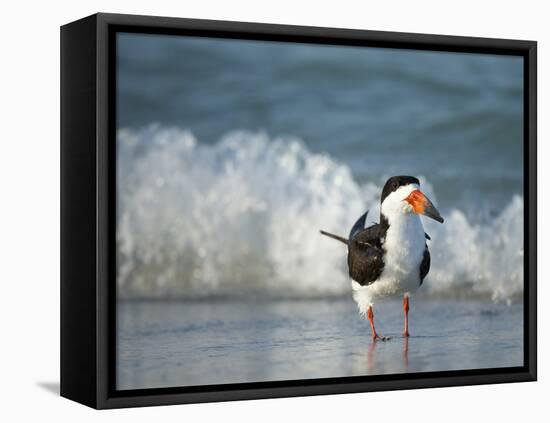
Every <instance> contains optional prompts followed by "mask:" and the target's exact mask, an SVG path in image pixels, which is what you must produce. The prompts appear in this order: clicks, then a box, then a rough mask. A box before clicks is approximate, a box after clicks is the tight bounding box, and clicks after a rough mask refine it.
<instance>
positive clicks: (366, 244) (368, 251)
mask: <svg viewBox="0 0 550 423" xmlns="http://www.w3.org/2000/svg"><path fill="white" fill-rule="evenodd" d="M364 216H365V217H366V214H365V215H364ZM352 232H353V231H352ZM385 236H386V228H385V227H384V226H382V225H380V224H375V225H372V226H369V227H368V228H366V229H364V230H362V231H360V232H358V233H356V234H355V235H354V236H353V238H352V239H351V240H350V242H349V251H348V267H349V275H350V277H351V278H352V279H353V280H354V281H356V282H358V283H359V284H360V285H370V284H371V283H373V282H374V281H375V280H376V279H378V278H379V277H380V275H381V273H382V270H383V269H384V251H383V249H382V242H383V239H384V238H385Z"/></svg>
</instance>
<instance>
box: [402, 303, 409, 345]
mask: <svg viewBox="0 0 550 423" xmlns="http://www.w3.org/2000/svg"><path fill="white" fill-rule="evenodd" d="M403 311H404V312H405V329H404V330H403V336H404V337H405V338H407V337H409V336H410V334H409V296H408V295H405V296H404V297H403Z"/></svg>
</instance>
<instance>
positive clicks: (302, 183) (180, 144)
mask: <svg viewBox="0 0 550 423" xmlns="http://www.w3.org/2000/svg"><path fill="white" fill-rule="evenodd" d="M117 177H118V181H117V184H118V213H117V261H118V278H117V280H118V292H119V296H120V298H126V299H128V298H132V299H137V298H174V299H198V298H205V297H209V298H210V297H227V296H235V297H243V296H244V297H246V296H254V295H262V296H271V297H285V298H315V297H326V296H341V295H350V285H349V278H348V277H347V272H346V259H345V257H346V249H345V247H344V246H343V245H342V244H341V243H338V242H336V241H332V240H330V239H327V238H324V237H322V236H321V235H320V234H319V229H325V230H328V231H331V232H335V233H338V234H341V235H346V234H347V232H348V230H349V228H350V227H351V225H352V224H353V223H354V222H355V220H356V219H357V217H358V216H359V215H361V214H362V213H363V212H364V211H365V210H366V209H367V208H370V210H371V212H370V213H371V214H370V215H369V222H370V221H373V220H375V221H377V220H378V205H377V203H378V201H379V192H380V185H381V182H382V181H383V179H381V180H380V181H373V182H368V183H366V184H363V185H360V184H358V183H357V182H356V181H355V180H354V179H353V177H352V174H351V171H350V169H349V168H348V167H347V166H346V165H344V164H341V163H338V162H336V161H335V160H334V159H332V158H331V157H329V156H328V155H325V154H313V153H311V152H309V151H308V149H307V148H306V147H305V146H304V144H303V143H302V142H301V141H300V140H297V139H292V138H274V139H270V138H269V137H268V136H267V135H266V134H264V133H251V132H243V131H237V132H232V133H229V134H227V135H226V136H225V137H223V138H222V139H221V140H220V141H219V142H218V143H216V144H211V145H209V144H203V143H199V142H197V140H196V139H195V138H194V137H193V135H192V134H191V133H190V132H188V131H184V130H181V129H177V128H165V127H160V126H158V125H151V126H149V127H146V128H144V129H141V130H129V129H122V130H120V131H119V133H118V176H117ZM421 179H422V178H421ZM422 184H423V189H424V190H425V191H427V192H428V194H429V195H430V196H431V197H432V199H433V200H434V203H435V204H437V198H436V195H435V194H437V193H434V192H433V189H432V187H431V186H430V184H429V183H427V182H426V181H422ZM441 211H442V214H443V215H444V216H445V218H446V221H445V224H444V225H438V224H437V223H432V222H426V221H425V223H426V230H427V232H428V233H429V234H430V236H431V237H432V241H430V244H429V245H430V250H431V252H432V270H431V272H430V274H429V275H428V278H427V279H426V281H425V283H424V286H423V288H422V290H421V291H422V292H424V293H425V294H426V295H452V296H461V297H462V296H464V297H469V296H481V297H490V298H492V299H493V300H497V301H510V300H512V299H514V298H519V297H521V295H522V293H523V198H522V197H521V196H520V195H517V196H514V197H512V198H511V199H510V202H509V204H508V205H507V206H506V207H505V208H504V209H503V210H502V211H501V212H500V215H499V216H497V217H496V218H494V219H492V220H491V221H490V223H486V224H483V223H475V224H474V223H472V222H471V221H469V219H468V217H467V216H466V215H465V213H464V212H463V211H461V210H458V209H448V210H445V208H444V207H443V208H442V210H441Z"/></svg>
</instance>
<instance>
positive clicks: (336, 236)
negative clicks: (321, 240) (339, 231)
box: [319, 231, 348, 245]
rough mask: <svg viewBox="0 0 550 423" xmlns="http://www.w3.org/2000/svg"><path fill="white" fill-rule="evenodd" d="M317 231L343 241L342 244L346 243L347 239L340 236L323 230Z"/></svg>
mask: <svg viewBox="0 0 550 423" xmlns="http://www.w3.org/2000/svg"><path fill="white" fill-rule="evenodd" d="M319 232H321V233H322V234H323V235H325V236H328V237H329V238H332V239H335V240H337V241H340V242H343V243H344V244H346V245H348V240H347V239H346V238H344V237H342V236H338V235H334V234H331V233H329V232H325V231H319Z"/></svg>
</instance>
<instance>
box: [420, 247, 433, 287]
mask: <svg viewBox="0 0 550 423" xmlns="http://www.w3.org/2000/svg"><path fill="white" fill-rule="evenodd" d="M430 262H431V258H430V250H428V245H427V244H426V248H424V257H423V258H422V263H420V285H422V282H424V278H425V277H426V275H427V274H428V272H429V271H430Z"/></svg>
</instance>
